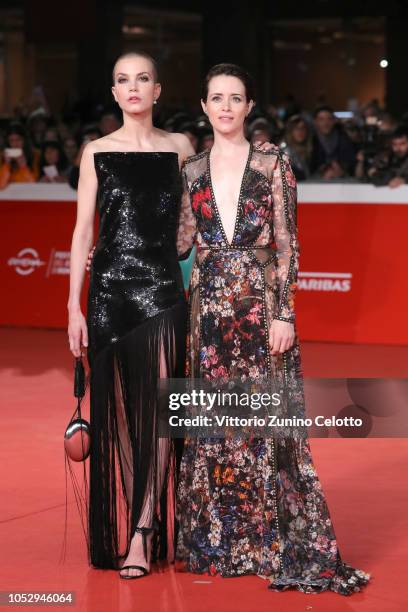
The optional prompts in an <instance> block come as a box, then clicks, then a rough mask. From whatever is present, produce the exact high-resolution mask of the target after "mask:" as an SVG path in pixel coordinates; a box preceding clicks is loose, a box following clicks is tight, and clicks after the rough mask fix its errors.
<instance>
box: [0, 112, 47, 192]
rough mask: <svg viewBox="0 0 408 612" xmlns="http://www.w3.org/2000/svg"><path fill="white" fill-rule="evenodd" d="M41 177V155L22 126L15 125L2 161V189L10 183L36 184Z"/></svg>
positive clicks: (7, 141) (10, 133)
mask: <svg viewBox="0 0 408 612" xmlns="http://www.w3.org/2000/svg"><path fill="white" fill-rule="evenodd" d="M38 175H39V155H38V153H37V152H36V151H34V150H33V148H32V147H31V145H30V143H29V141H28V139H27V138H26V136H25V131H24V128H23V126H22V125H20V124H17V123H14V124H12V125H11V126H10V127H9V129H8V131H7V137H6V148H5V149H4V151H2V155H1V159H0V189H4V188H5V187H7V185H9V183H34V182H35V181H36V180H37V179H38Z"/></svg>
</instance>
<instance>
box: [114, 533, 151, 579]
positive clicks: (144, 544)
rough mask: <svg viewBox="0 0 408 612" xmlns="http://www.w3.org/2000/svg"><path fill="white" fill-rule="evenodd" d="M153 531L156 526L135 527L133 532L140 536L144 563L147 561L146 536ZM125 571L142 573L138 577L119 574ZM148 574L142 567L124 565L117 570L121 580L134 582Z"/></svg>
mask: <svg viewBox="0 0 408 612" xmlns="http://www.w3.org/2000/svg"><path fill="white" fill-rule="evenodd" d="M155 530H156V525H155V526H154V527H136V528H135V532H136V531H137V533H141V534H142V542H143V552H144V556H145V559H146V561H147V536H148V535H149V533H153V532H154V531H155ZM125 569H127V570H129V569H137V570H139V571H141V572H143V573H142V574H139V575H138V576H136V575H134V576H131V575H129V574H121V572H122V571H123V570H125ZM149 574H150V571H149V570H148V569H147V568H146V567H143V565H124V566H123V567H121V568H120V570H119V576H120V577H121V578H123V580H136V578H144V577H145V576H148V575H149Z"/></svg>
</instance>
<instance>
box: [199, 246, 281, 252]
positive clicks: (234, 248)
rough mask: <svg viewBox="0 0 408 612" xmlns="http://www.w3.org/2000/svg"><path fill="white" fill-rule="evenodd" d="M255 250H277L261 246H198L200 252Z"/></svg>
mask: <svg viewBox="0 0 408 612" xmlns="http://www.w3.org/2000/svg"><path fill="white" fill-rule="evenodd" d="M253 249H263V250H269V251H274V250H275V249H274V248H273V247H270V246H261V245H253V246H251V245H236V246H233V245H227V246H218V245H217V246H215V245H206V246H204V245H203V246H197V250H198V251H252V250H253Z"/></svg>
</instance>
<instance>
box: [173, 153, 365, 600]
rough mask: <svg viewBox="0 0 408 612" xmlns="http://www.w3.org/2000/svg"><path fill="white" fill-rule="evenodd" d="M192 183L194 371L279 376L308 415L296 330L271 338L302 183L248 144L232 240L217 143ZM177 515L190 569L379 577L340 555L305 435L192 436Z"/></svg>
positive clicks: (285, 316)
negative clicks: (213, 168)
mask: <svg viewBox="0 0 408 612" xmlns="http://www.w3.org/2000/svg"><path fill="white" fill-rule="evenodd" d="M281 155H282V157H281ZM183 182H184V194H183V202H182V211H181V218H180V227H179V234H178V250H179V252H180V253H183V252H185V251H187V250H188V249H191V245H192V243H193V242H195V244H196V246H197V257H196V261H195V264H194V267H193V271H192V276H191V282H190V317H189V334H188V341H187V364H186V373H187V374H186V375H187V376H191V377H193V378H205V379H208V380H214V381H215V380H217V379H223V378H225V377H226V378H235V379H236V378H239V379H241V380H243V381H245V380H248V379H249V380H257V379H264V378H265V377H271V378H273V379H274V380H275V381H277V384H278V385H280V386H283V387H284V388H285V390H286V393H287V395H288V397H289V398H290V404H291V409H292V412H291V415H292V416H298V417H304V416H305V406H304V392H303V378H302V371H301V359H300V348H299V342H298V337H297V333H296V326H295V335H296V337H295V343H294V345H293V346H292V347H291V349H289V350H288V351H286V352H285V353H284V354H283V355H277V356H272V355H271V354H270V351H269V346H268V330H269V328H270V325H271V323H272V321H273V319H274V318H278V319H281V320H284V321H289V322H293V323H294V322H295V314H294V296H295V292H296V282H297V272H298V261H299V244H298V239H297V214H296V208H297V191H296V181H295V178H294V175H293V172H292V169H291V166H290V162H289V159H288V157H287V156H286V155H285V154H282V153H280V152H279V150H278V149H277V148H276V147H274V148H273V149H272V150H271V151H267V152H261V151H256V150H254V149H253V148H252V147H251V149H250V155H249V163H248V164H247V168H246V170H245V173H244V177H243V182H242V189H241V198H240V202H239V203H238V210H237V219H236V226H235V233H234V239H233V241H232V244H228V243H227V240H226V238H225V234H224V232H223V227H222V223H221V219H220V217H219V213H218V211H217V206H216V202H215V200H214V197H213V189H212V185H211V178H210V173H209V152H208V151H205V152H203V153H201V154H199V155H197V156H194V157H192V158H190V159H189V160H187V163H185V165H184V167H183ZM177 516H178V519H179V525H180V529H179V537H178V545H177V560H178V561H179V562H180V564H181V566H182V568H183V569H184V570H187V571H191V572H196V573H209V574H210V575H214V574H217V573H219V574H221V575H223V576H239V575H243V574H258V575H260V576H264V577H268V578H269V580H270V588H271V589H273V590H285V589H288V588H296V589H298V590H300V591H303V592H305V593H311V592H320V591H324V590H327V589H330V590H332V591H335V592H337V593H340V594H342V595H350V594H351V593H353V592H356V591H359V590H360V589H361V587H362V586H363V585H365V584H366V583H367V582H368V580H369V578H370V575H369V574H367V573H365V572H363V571H361V570H358V569H354V568H352V567H351V566H349V565H347V564H346V563H344V562H343V561H342V559H341V557H340V553H339V549H338V545H337V541H336V536H335V533H334V529H333V525H332V522H331V518H330V514H329V510H328V507H327V503H326V500H325V496H324V493H323V491H322V487H321V484H320V481H319V478H318V475H317V473H316V470H315V467H314V464H313V460H312V455H311V451H310V445H309V441H308V439H307V438H306V439H305V438H301V437H299V438H298V437H295V436H294V437H284V438H266V439H260V438H254V437H252V438H248V439H237V438H230V437H226V438H225V439H218V440H215V439H193V438H187V439H186V440H185V446H184V453H183V458H182V462H181V469H180V478H179V487H178V499H177Z"/></svg>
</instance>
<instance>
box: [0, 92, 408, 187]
mask: <svg viewBox="0 0 408 612" xmlns="http://www.w3.org/2000/svg"><path fill="white" fill-rule="evenodd" d="M37 89H38V91H37V94H35V92H34V94H31V96H30V97H29V99H28V100H27V101H26V103H25V104H24V105H21V106H20V107H18V108H16V109H15V113H14V116H13V117H10V118H9V119H7V120H3V121H2V123H1V125H0V189H3V188H5V187H7V185H9V184H10V183H15V182H19V183H21V182H26V183H33V182H37V181H39V182H41V183H54V182H68V183H69V184H70V185H71V187H73V188H74V189H76V188H77V186H78V178H79V165H80V162H81V156H82V152H83V149H84V146H85V145H86V143H87V142H89V141H90V140H94V139H96V138H100V137H101V136H104V135H106V134H110V133H111V132H113V131H115V130H116V129H118V128H119V127H120V125H121V119H120V116H119V115H118V113H117V109H116V108H101V105H98V106H97V108H95V109H94V110H93V111H92V110H91V112H90V111H89V109H87V112H86V114H85V116H82V115H81V111H80V109H81V104H76V107H75V108H66V107H65V108H64V109H63V111H61V112H56V111H54V110H53V109H51V108H50V107H49V105H48V104H47V102H46V97H45V94H44V92H43V90H42V88H37ZM40 92H41V95H40ZM35 101H37V104H34V102H35ZM321 102H322V99H321V98H319V97H318V98H317V101H316V106H315V108H314V109H302V108H301V106H300V104H299V103H298V102H297V101H296V100H295V98H294V96H292V95H288V96H286V97H285V98H284V103H283V105H282V106H281V107H280V108H277V107H275V106H273V105H272V104H269V105H267V107H266V108H265V109H262V108H259V107H258V106H255V107H254V109H253V111H252V113H251V114H250V115H249V117H248V120H247V137H248V139H249V140H250V141H251V142H252V143H253V144H254V145H257V144H262V143H263V142H266V141H268V142H273V143H275V144H276V145H279V146H280V147H281V148H282V149H283V150H285V151H286V152H287V153H288V155H289V156H290V159H291V162H292V166H293V169H294V172H295V175H296V178H297V180H298V181H318V182H322V181H323V182H324V181H327V182H333V181H342V182H345V181H348V182H353V181H354V182H356V181H359V182H366V183H372V184H373V185H377V186H383V185H389V186H390V187H398V186H399V185H402V184H405V183H406V182H407V178H408V121H407V117H405V116H404V117H402V118H400V120H398V118H396V117H393V116H392V115H391V114H390V113H389V112H388V111H387V109H385V108H381V107H380V105H379V103H378V101H377V100H372V101H369V102H368V103H366V104H364V105H362V106H361V108H358V106H357V107H356V109H355V111H354V112H347V113H341V112H336V111H335V110H334V109H333V108H332V107H331V106H330V105H329V104H327V103H326V102H324V103H323V104H322V103H321ZM33 105H34V109H33V110H32V111H31V112H30V113H27V112H23V110H22V109H23V108H24V109H27V108H32V107H33ZM90 116H91V117H92V118H93V120H92V121H91V122H90V121H89V117H90ZM155 122H156V125H157V126H158V127H160V128H162V129H165V130H167V131H169V132H182V133H183V134H185V135H186V136H187V137H188V139H189V140H190V142H191V144H192V146H193V148H194V150H195V151H196V152H197V153H199V152H201V151H204V150H205V149H208V148H211V146H212V144H213V133H212V130H211V126H210V125H209V123H208V120H207V117H206V116H205V115H203V114H202V113H200V114H195V113H194V112H192V111H191V109H187V108H183V109H175V108H171V109H170V108H165V107H160V108H159V110H158V111H157V112H156V119H155Z"/></svg>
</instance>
